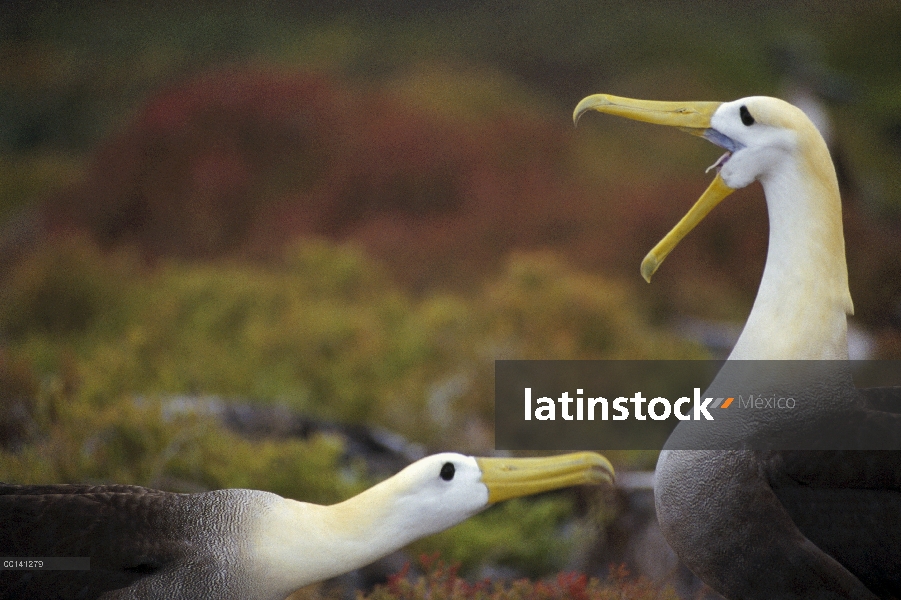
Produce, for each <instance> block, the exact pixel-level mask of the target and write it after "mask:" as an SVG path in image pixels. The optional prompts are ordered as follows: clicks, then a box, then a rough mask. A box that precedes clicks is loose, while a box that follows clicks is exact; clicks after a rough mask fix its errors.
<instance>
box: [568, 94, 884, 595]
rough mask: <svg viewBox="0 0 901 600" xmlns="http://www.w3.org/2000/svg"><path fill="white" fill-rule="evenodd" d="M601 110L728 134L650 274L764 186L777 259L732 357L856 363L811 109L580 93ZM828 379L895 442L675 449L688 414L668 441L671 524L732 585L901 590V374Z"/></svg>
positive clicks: (698, 561) (660, 499) (775, 419)
mask: <svg viewBox="0 0 901 600" xmlns="http://www.w3.org/2000/svg"><path fill="white" fill-rule="evenodd" d="M589 110H594V111H599V112H602V113H608V114H613V115H617V116H621V117H626V118H629V119H634V120H639V121H645V122H649V123H655V124H661V125H669V126H675V127H678V128H680V129H682V130H684V131H686V132H688V133H692V134H694V135H697V136H700V137H703V138H705V139H707V140H709V141H710V142H713V143H714V144H716V145H718V146H721V147H723V148H724V149H725V150H726V153H725V154H724V155H723V156H722V157H721V158H720V159H719V160H717V161H716V163H715V164H714V165H713V166H712V168H715V169H716V171H717V174H716V176H715V178H714V180H713V182H712V183H711V184H710V186H709V187H708V188H707V190H706V191H705V192H704V193H703V195H702V196H701V198H700V199H699V200H698V201H697V202H696V204H695V205H694V206H693V207H692V208H691V209H690V211H689V212H688V213H687V214H686V215H685V217H684V218H683V219H682V220H681V221H680V222H679V223H678V224H677V225H676V226H675V227H674V228H673V229H672V230H671V231H670V232H669V233H668V234H667V235H666V236H665V237H664V238H663V239H662V240H661V241H660V243H658V244H657V246H655V247H654V248H653V249H652V250H651V251H650V252H649V253H648V255H647V256H646V257H645V259H644V261H643V262H642V265H641V273H642V275H643V276H644V278H645V279H646V280H648V281H649V282H650V279H651V276H652V275H653V274H654V272H655V271H656V270H657V269H658V267H659V266H660V264H661V263H662V262H663V260H664V259H665V258H666V256H667V254H669V252H670V251H671V250H672V249H673V248H674V247H675V246H676V244H678V242H679V241H680V240H681V239H682V238H683V237H684V236H685V235H687V234H688V232H689V231H691V229H692V228H693V227H694V226H695V225H697V224H698V223H699V222H700V221H701V220H702V219H703V218H704V216H706V215H707V214H708V213H709V212H710V211H711V210H712V209H713V208H714V207H715V206H716V205H717V204H718V203H719V202H721V201H722V200H723V199H724V198H726V197H727V196H728V195H729V194H731V193H732V192H733V191H734V190H737V189H740V188H743V187H745V186H748V185H750V184H751V183H752V182H754V181H759V182H760V183H761V185H762V186H763V190H764V193H765V196H766V203H767V211H768V216H769V223H770V231H769V245H768V250H767V259H766V265H765V268H764V272H763V276H762V278H761V282H760V287H759V289H758V292H757V296H756V299H755V301H754V304H753V307H752V309H751V312H750V314H749V316H748V319H747V322H746V323H745V326H744V328H743V330H742V333H741V335H740V336H739V339H738V341H737V342H736V344H735V346H734V348H733V350H732V352H731V354H730V355H729V359H728V361H727V362H726V363H725V365H726V366H729V365H730V364H731V365H733V366H740V365H741V364H742V363H739V362H737V361H777V360H778V361H785V360H789V361H830V362H832V363H839V364H846V362H847V360H848V340H847V316H848V315H851V314H852V312H853V305H852V302H851V294H850V292H849V289H848V274H847V265H846V262H845V245H844V237H843V233H842V216H841V200H840V197H839V188H838V183H837V180H836V175H835V169H834V168H833V165H832V161H831V159H830V156H829V151H828V150H827V148H826V144H825V142H824V141H823V138H822V136H821V135H820V134H819V132H818V131H817V129H816V128H815V127H814V125H813V124H812V123H811V122H810V120H809V119H808V118H807V117H806V116H805V115H804V113H803V112H802V111H801V110H800V109H798V108H796V107H794V106H792V105H790V104H788V103H786V102H784V101H782V100H779V99H776V98H770V97H763V96H754V97H749V98H742V99H739V100H735V101H733V102H656V101H647V100H634V99H629V98H620V97H616V96H610V95H605V94H597V95H592V96H589V97H587V98H585V99H583V100H582V101H581V102H579V104H578V105H577V106H576V109H575V111H574V114H573V118H574V120H575V121H576V122H578V120H579V117H580V116H582V115H583V114H584V113H585V112H587V111H589ZM746 364H747V363H746ZM780 364H783V363H780ZM815 364H816V363H815ZM724 368H725V367H724ZM722 373H723V371H721V374H722ZM715 383H716V380H715V381H714V384H715ZM819 388H820V393H821V396H820V397H819V398H815V400H819V403H816V402H815V403H814V404H813V409H812V410H813V411H814V414H813V416H814V417H816V418H818V419H822V420H823V421H824V422H828V421H829V420H830V419H832V420H833V421H834V420H835V419H836V418H838V419H849V420H850V421H856V422H858V423H863V424H865V425H866V426H872V427H875V428H876V429H879V430H880V432H879V435H880V436H882V437H881V438H880V439H882V441H885V442H887V443H888V446H889V448H886V449H885V450H886V451H860V450H845V451H840V450H838V449H828V448H827V449H823V450H820V451H812V450H789V449H784V448H783V449H772V450H767V449H759V448H753V447H740V448H737V449H724V450H715V449H706V450H693V449H681V450H680V449H676V450H673V449H667V448H673V447H678V446H679V444H678V443H677V444H671V442H673V441H674V440H676V441H684V439H685V436H684V435H683V434H684V433H685V432H686V431H687V430H688V428H689V427H691V424H689V423H688V422H682V423H680V424H679V425H678V426H677V427H676V429H675V430H674V432H673V434H672V435H671V437H670V441H668V442H667V446H666V447H665V449H664V450H663V452H661V454H660V458H659V460H658V463H657V469H656V475H655V478H656V479H655V501H656V509H657V517H658V520H659V522H660V526H661V528H662V531H663V533H664V536H665V537H666V539H667V541H668V542H669V543H670V545H671V546H672V547H673V549H674V550H675V551H676V553H677V554H678V555H679V557H680V559H681V560H682V561H683V562H684V563H685V564H686V565H687V566H688V567H689V568H690V569H691V570H692V571H693V572H694V573H695V574H696V575H698V576H699V577H700V578H701V579H702V580H703V581H704V582H706V583H707V584H708V585H710V586H711V587H712V588H713V589H715V590H716V591H718V592H719V593H721V594H723V595H724V596H726V597H727V598H730V599H739V598H747V599H758V598H759V599H768V600H769V599H783V598H798V599H800V598H835V599H838V598H855V599H861V600H862V599H869V600H872V599H874V598H878V597H882V598H901V453H899V452H897V451H894V450H897V449H898V448H901V446H898V445H897V441H898V434H899V432H901V419H899V414H898V413H899V412H901V388H880V389H868V390H867V389H863V390H858V389H856V388H854V386H853V381H852V380H851V378H850V375H849V374H847V373H845V375H844V376H842V377H840V378H839V380H838V381H829V382H828V385H826V384H825V383H824V382H820V383H819ZM783 412H784V411H783ZM776 413H777V411H769V412H766V411H760V414H761V416H759V417H754V419H756V420H753V421H749V422H748V423H747V424H746V425H745V426H744V429H733V430H732V432H731V433H732V434H733V435H735V436H736V437H737V438H738V439H737V440H736V441H737V442H738V443H737V445H738V446H741V442H742V436H745V438H746V439H752V438H753V436H754V435H756V434H759V433H760V431H765V432H766V433H767V434H768V435H770V434H772V435H782V436H783V437H786V436H791V435H792V434H793V433H794V429H793V427H796V426H799V424H798V423H797V422H792V421H791V420H787V421H784V420H783V421H780V418H782V415H778V414H776Z"/></svg>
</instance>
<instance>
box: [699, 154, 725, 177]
mask: <svg viewBox="0 0 901 600" xmlns="http://www.w3.org/2000/svg"><path fill="white" fill-rule="evenodd" d="M730 156H732V153H731V152H726V153H725V154H723V155H722V156H721V157H719V158H718V159H717V160H716V162H715V163H713V164H712V165H710V166H709V167H707V170H706V171H704V172H705V173H708V172H709V171H710V169H716V170H717V171H719V170H720V168H721V167H722V166H723V165H724V164H726V161H727V160H729V157H730Z"/></svg>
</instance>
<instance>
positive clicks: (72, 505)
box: [0, 484, 191, 598]
mask: <svg viewBox="0 0 901 600" xmlns="http://www.w3.org/2000/svg"><path fill="white" fill-rule="evenodd" d="M187 497H188V496H187V495H182V494H169V493H165V492H158V491H155V490H149V489H146V488H142V487H137V486H124V485H114V486H85V485H71V486H70V485H37V486H18V485H8V484H0V555H2V556H4V557H70V556H71V557H90V566H91V568H90V570H89V571H2V572H0V598H96V597H98V596H100V595H101V594H103V593H104V592H107V591H110V590H114V589H119V588H123V587H128V586H129V585H131V584H133V583H134V582H135V581H137V580H139V579H141V578H143V577H147V576H150V575H153V574H154V573H156V572H158V571H160V570H162V569H165V568H167V566H172V565H175V564H177V563H178V562H179V561H181V560H183V559H184V558H185V557H186V556H187V555H189V554H190V550H191V548H190V543H189V542H187V541H186V536H184V535H183V533H184V524H183V522H182V521H183V519H182V518H180V516H179V515H180V511H179V505H180V504H181V503H182V502H184V500H185V499H186V498H187Z"/></svg>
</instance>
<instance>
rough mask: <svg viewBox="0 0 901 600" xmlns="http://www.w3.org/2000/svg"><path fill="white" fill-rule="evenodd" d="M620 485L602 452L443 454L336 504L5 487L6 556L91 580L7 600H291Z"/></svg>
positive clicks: (10, 584) (50, 579)
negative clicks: (520, 504)
mask: <svg viewBox="0 0 901 600" xmlns="http://www.w3.org/2000/svg"><path fill="white" fill-rule="evenodd" d="M613 477H614V473H613V467H612V466H611V465H610V463H609V462H608V461H607V459H606V458H604V457H603V456H601V455H599V454H596V453H593V452H579V453H574V454H565V455H561V456H552V457H544V458H474V457H470V456H464V455H461V454H455V453H442V454H436V455H432V456H428V457H426V458H423V459H421V460H419V461H417V462H415V463H413V464H411V465H410V466H408V467H406V468H405V469H403V470H402V471H400V472H399V473H398V474H396V475H394V476H393V477H390V478H388V479H386V480H384V481H382V482H381V483H379V484H377V485H375V486H373V487H372V488H369V489H368V490H366V491H364V492H362V493H360V494H359V495H357V496H354V497H353V498H350V499H349V500H346V501H344V502H341V503H339V504H335V505H331V506H320V505H316V504H308V503H304V502H298V501H295V500H290V499H286V498H282V497H280V496H278V495H276V494H272V493H269V492H263V491H256V490H239V489H231V490H218V491H212V492H206V493H200V494H176V493H168V492H162V491H157V490H152V489H147V488H143V487H138V486H130V485H107V486H89V485H9V484H0V555H2V556H3V557H7V558H11V557H19V558H26V557H32V558H37V557H89V558H90V569H89V570H84V571H4V572H0V597H2V598H78V599H86V598H103V599H105V600H112V599H116V600H119V599H151V598H160V599H165V600H176V599H185V600H188V599H190V600H195V599H197V598H217V599H232V598H233V599H236V600H238V599H241V600H252V599H259V600H264V599H265V600H270V599H271V600H282V599H283V598H285V597H286V596H288V595H289V594H290V593H291V592H293V591H294V590H296V589H298V588H300V587H302V586H304V585H307V584H310V583H314V582H317V581H322V580H324V579H327V578H329V577H334V576H336V575H339V574H341V573H346V572H348V571H351V570H353V569H356V568H358V567H361V566H364V565H366V564H369V563H371V562H373V561H375V560H377V559H378V558H380V557H382V556H385V555H387V554H389V553H391V552H393V551H395V550H397V549H399V548H402V547H403V546H405V545H407V544H409V543H410V542H412V541H413V540H416V539H419V538H421V537H424V536H427V535H430V534H433V533H437V532H439V531H443V530H444V529H447V528H449V527H451V526H453V525H456V524H457V523H460V522H461V521H464V520H466V519H468V518H469V517H471V516H472V515H474V514H476V513H478V512H480V511H481V510H483V509H485V508H486V507H488V506H489V505H491V504H494V503H496V502H501V501H503V500H507V499H509V498H515V497H520V496H526V495H531V494H536V493H540V492H544V491H549V490H554V489H559V488H563V487H568V486H574V485H581V484H588V483H595V484H596V483H602V482H608V483H609V482H612V481H613Z"/></svg>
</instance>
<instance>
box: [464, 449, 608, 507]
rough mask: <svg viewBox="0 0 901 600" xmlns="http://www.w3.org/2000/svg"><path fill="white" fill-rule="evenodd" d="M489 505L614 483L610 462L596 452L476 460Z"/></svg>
mask: <svg viewBox="0 0 901 600" xmlns="http://www.w3.org/2000/svg"><path fill="white" fill-rule="evenodd" d="M476 462H477V463H478V465H479V468H480V469H481V470H482V483H484V484H485V486H486V487H487V488H488V502H489V503H495V502H501V501H503V500H509V499H510V498H518V497H520V496H529V495H531V494H538V493H541V492H547V491H550V490H556V489H560V488H564V487H570V486H574V485H582V484H587V483H593V484H598V483H613V480H614V477H615V475H614V472H613V465H611V464H610V461H609V460H607V459H606V458H604V457H603V456H601V455H600V454H597V453H596V452H575V453H573V454H563V455H561V456H548V457H542V458H476Z"/></svg>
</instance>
